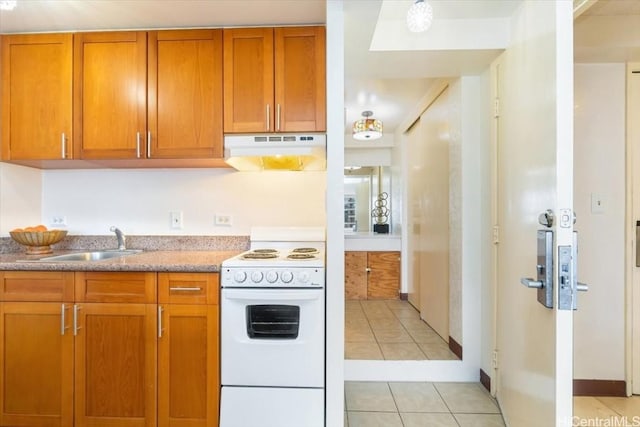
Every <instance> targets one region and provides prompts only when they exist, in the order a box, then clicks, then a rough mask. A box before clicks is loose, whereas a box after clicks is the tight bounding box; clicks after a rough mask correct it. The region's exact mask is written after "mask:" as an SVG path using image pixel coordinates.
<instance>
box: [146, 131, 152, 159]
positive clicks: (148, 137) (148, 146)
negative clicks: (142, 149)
mask: <svg viewBox="0 0 640 427" xmlns="http://www.w3.org/2000/svg"><path fill="white" fill-rule="evenodd" d="M147 158H149V159H150V158H151V131H148V132H147Z"/></svg>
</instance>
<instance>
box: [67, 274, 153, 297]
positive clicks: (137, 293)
mask: <svg viewBox="0 0 640 427" xmlns="http://www.w3.org/2000/svg"><path fill="white" fill-rule="evenodd" d="M75 279H76V301H77V302H121V303H144V304H150V303H155V302H156V273H145V272H127V273H122V272H92V271H91V272H90V271H87V272H76V277H75Z"/></svg>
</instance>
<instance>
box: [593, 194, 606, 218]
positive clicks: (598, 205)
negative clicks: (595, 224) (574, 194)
mask: <svg viewBox="0 0 640 427" xmlns="http://www.w3.org/2000/svg"><path fill="white" fill-rule="evenodd" d="M604 207H605V206H604V198H603V197H602V195H601V194H598V193H591V213H592V214H603V213H604V210H605V209H604Z"/></svg>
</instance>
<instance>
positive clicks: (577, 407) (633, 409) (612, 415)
mask: <svg viewBox="0 0 640 427" xmlns="http://www.w3.org/2000/svg"><path fill="white" fill-rule="evenodd" d="M573 414H574V422H573V425H576V426H620V427H635V426H640V396H632V397H630V398H626V397H574V398H573Z"/></svg>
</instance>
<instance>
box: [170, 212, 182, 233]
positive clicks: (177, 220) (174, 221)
mask: <svg viewBox="0 0 640 427" xmlns="http://www.w3.org/2000/svg"><path fill="white" fill-rule="evenodd" d="M169 220H170V222H171V228H176V229H182V227H183V224H182V211H174V212H169Z"/></svg>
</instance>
